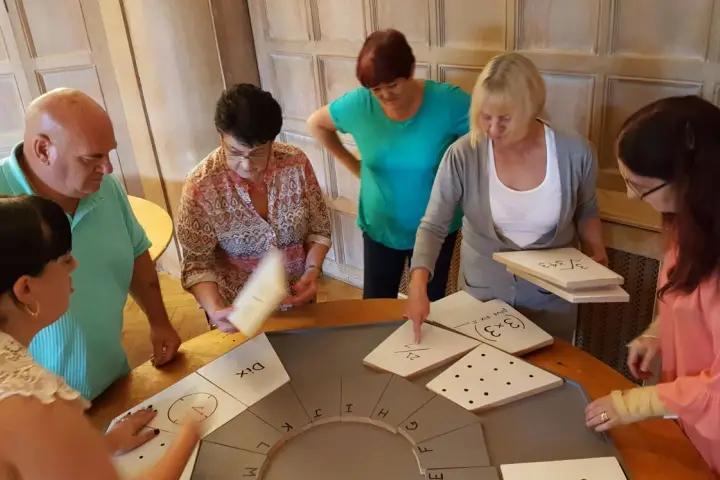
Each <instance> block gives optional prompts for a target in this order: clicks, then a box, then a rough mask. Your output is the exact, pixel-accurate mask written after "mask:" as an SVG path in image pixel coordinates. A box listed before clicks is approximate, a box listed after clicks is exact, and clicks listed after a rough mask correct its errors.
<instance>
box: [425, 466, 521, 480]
mask: <svg viewBox="0 0 720 480" xmlns="http://www.w3.org/2000/svg"><path fill="white" fill-rule="evenodd" d="M425 478H426V479H427V480H500V476H499V475H498V472H497V470H496V469H495V467H476V468H443V469H440V470H428V471H427V472H425ZM506 480H507V479H506ZM524 480H535V479H534V478H533V477H527V478H526V479H524Z"/></svg>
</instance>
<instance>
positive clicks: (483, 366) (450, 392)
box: [427, 345, 563, 412]
mask: <svg viewBox="0 0 720 480" xmlns="http://www.w3.org/2000/svg"><path fill="white" fill-rule="evenodd" d="M562 383H563V381H562V379H561V378H560V377H557V376H555V375H553V374H551V373H549V372H547V371H545V370H543V369H541V368H538V367H535V366H534V365H531V364H529V363H527V362H525V361H523V360H520V359H519V358H517V357H513V356H512V355H509V354H507V353H505V352H502V351H500V350H498V349H496V348H493V347H491V346H489V345H480V346H479V347H477V348H476V349H474V350H473V351H471V352H470V353H468V354H467V355H465V356H464V357H463V358H461V359H460V360H458V361H457V362H456V363H455V364H453V365H451V366H450V367H449V368H448V369H447V370H445V371H444V372H443V373H441V374H440V375H438V376H437V377H435V379H433V380H432V381H431V382H430V383H428V384H427V388H428V389H429V390H431V391H433V392H435V393H437V394H438V395H442V396H443V397H445V398H447V399H448V400H451V401H453V402H455V403H457V404H458V405H460V406H462V407H464V408H466V409H468V410H471V411H473V412H477V411H481V410H487V409H490V408H493V407H497V406H500V405H504V404H506V403H510V402H514V401H515V400H520V399H521V398H525V397H529V396H531V395H535V394H538V393H541V392H544V391H546V390H550V389H552V388H556V387H559V386H560V385H562Z"/></svg>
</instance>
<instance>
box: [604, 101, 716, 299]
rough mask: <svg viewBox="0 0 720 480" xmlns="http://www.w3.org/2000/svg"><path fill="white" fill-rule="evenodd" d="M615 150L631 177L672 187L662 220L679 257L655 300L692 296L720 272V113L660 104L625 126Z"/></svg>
mask: <svg viewBox="0 0 720 480" xmlns="http://www.w3.org/2000/svg"><path fill="white" fill-rule="evenodd" d="M617 150H618V152H617V153H618V158H619V159H620V160H621V161H622V162H623V163H624V164H625V165H626V166H627V168H629V169H630V170H631V171H632V172H633V173H635V174H637V175H640V176H643V177H650V178H657V179H660V180H663V181H665V182H667V183H669V184H671V185H672V188H673V192H674V197H675V198H674V200H675V212H674V213H673V214H670V215H664V218H665V220H666V221H667V223H668V224H669V227H670V228H671V234H672V236H673V240H674V241H675V244H676V246H677V253H678V255H677V261H676V263H675V264H674V265H673V266H672V267H671V269H670V270H669V271H668V280H667V282H666V283H665V285H662V286H661V287H660V290H659V291H658V295H659V296H660V297H661V298H662V296H663V295H664V294H665V293H667V292H670V291H679V292H683V293H690V292H692V291H693V290H695V289H696V288H698V286H699V285H700V284H701V283H702V282H703V281H705V280H708V279H710V278H711V277H712V276H714V275H716V274H717V273H718V272H719V271H720V188H719V187H718V185H717V182H718V179H720V109H718V108H717V107H716V106H715V105H713V104H712V103H710V102H708V101H706V100H703V99H702V98H700V97H697V96H685V97H670V98H664V99H661V100H658V101H656V102H653V103H651V104H649V105H647V106H645V107H643V108H641V109H640V110H638V111H637V112H635V113H634V114H633V115H631V116H630V117H629V118H628V119H627V120H626V121H625V123H624V125H623V126H622V128H621V129H620V133H619V135H618V142H617ZM719 280H720V279H719Z"/></svg>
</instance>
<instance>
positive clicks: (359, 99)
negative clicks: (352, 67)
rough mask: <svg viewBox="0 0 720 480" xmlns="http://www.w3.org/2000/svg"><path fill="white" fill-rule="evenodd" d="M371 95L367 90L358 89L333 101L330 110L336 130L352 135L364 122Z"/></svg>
mask: <svg viewBox="0 0 720 480" xmlns="http://www.w3.org/2000/svg"><path fill="white" fill-rule="evenodd" d="M370 95H372V94H371V93H370V92H369V91H368V90H367V89H366V88H357V89H355V90H352V91H350V92H347V93H346V94H344V95H343V96H341V97H340V98H338V99H337V100H333V101H332V102H331V103H330V105H329V106H328V109H329V110H330V117H331V118H332V121H333V123H334V124H335V128H337V129H338V130H339V131H340V132H342V133H352V131H353V130H354V129H355V127H356V126H357V125H358V123H359V122H362V121H364V117H365V112H366V111H367V108H368V106H369V102H370Z"/></svg>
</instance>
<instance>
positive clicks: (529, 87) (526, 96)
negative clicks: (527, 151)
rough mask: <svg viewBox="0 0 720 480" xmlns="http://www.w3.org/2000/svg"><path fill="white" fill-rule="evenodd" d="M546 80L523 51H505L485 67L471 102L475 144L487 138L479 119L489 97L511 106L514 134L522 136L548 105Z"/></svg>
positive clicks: (511, 129)
mask: <svg viewBox="0 0 720 480" xmlns="http://www.w3.org/2000/svg"><path fill="white" fill-rule="evenodd" d="M545 95H546V94H545V81H544V80H543V78H542V76H541V75H540V72H539V71H538V69H537V67H535V64H534V63H533V62H532V61H531V60H530V59H528V58H527V57H524V56H523V55H520V54H519V53H515V52H510V53H503V54H501V55H498V56H496V57H494V58H493V59H492V60H490V62H489V63H488V64H487V65H486V66H485V69H484V70H483V72H482V73H481V74H480V76H479V77H478V79H477V82H476V83H475V87H474V88H473V93H472V103H471V105H470V141H471V143H472V146H473V147H476V146H477V144H478V142H480V141H484V140H485V136H486V133H485V132H484V131H483V129H482V128H481V127H480V124H479V118H480V115H481V114H482V109H483V106H484V105H485V102H486V101H487V99H488V97H500V98H501V101H502V103H504V104H506V105H508V106H510V108H511V109H512V111H513V117H512V119H511V121H510V136H511V137H514V138H517V139H519V138H522V137H523V136H524V135H525V134H526V133H527V129H528V127H529V125H530V123H531V122H532V121H533V120H534V119H535V118H537V117H538V116H540V115H541V113H542V111H543V109H544V108H545Z"/></svg>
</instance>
